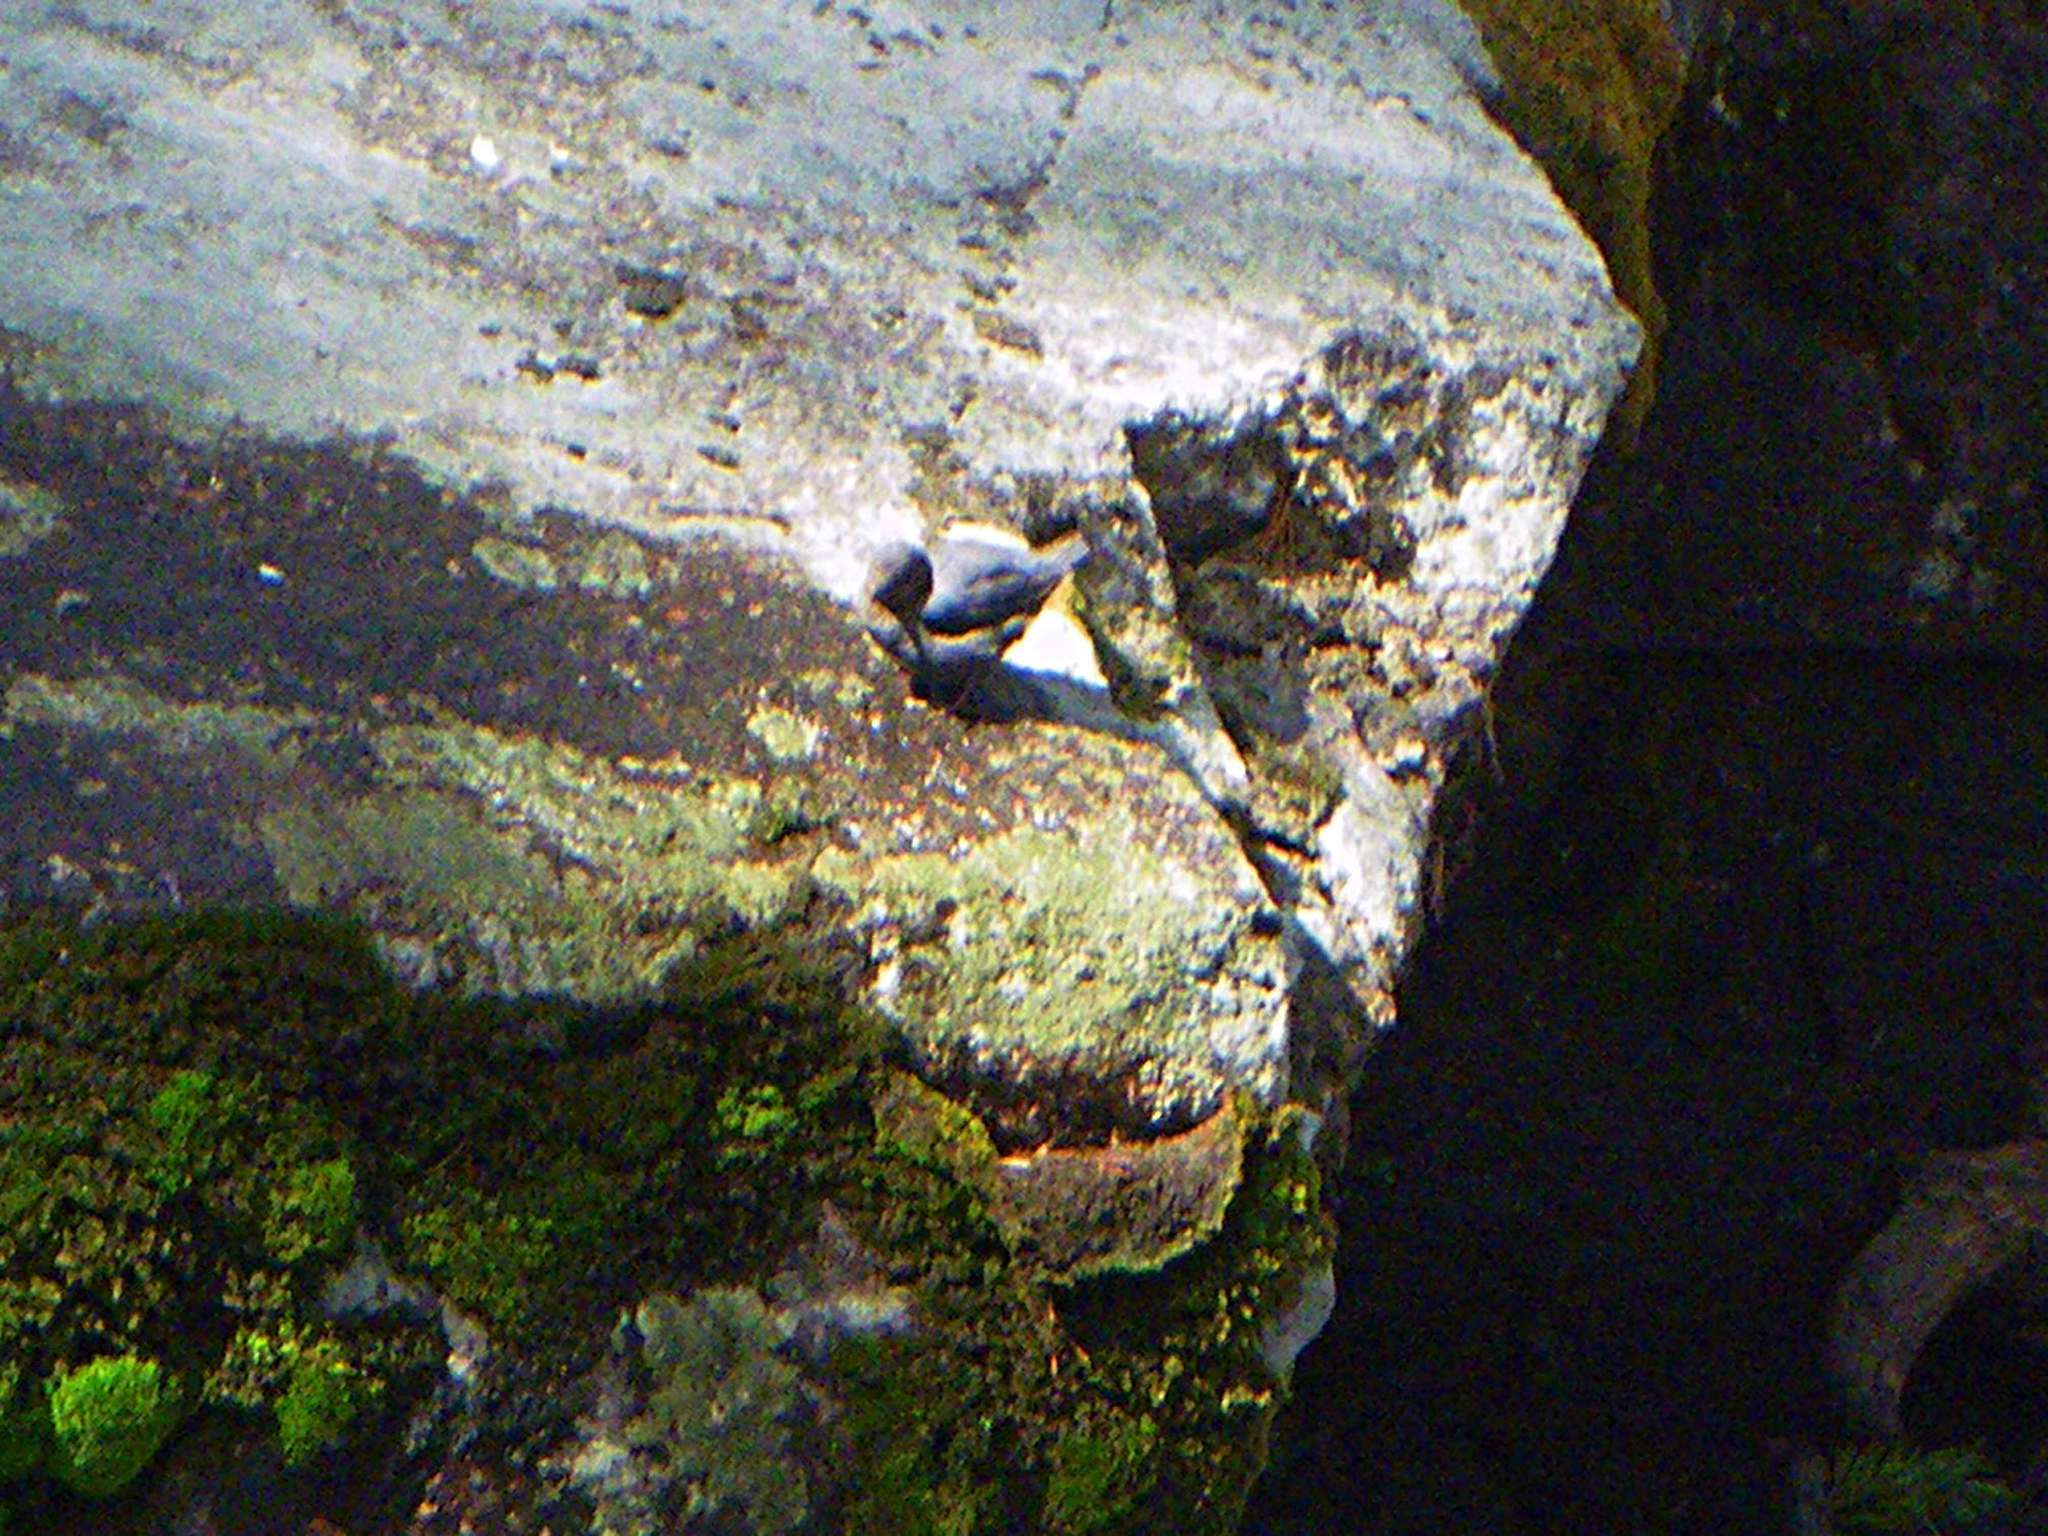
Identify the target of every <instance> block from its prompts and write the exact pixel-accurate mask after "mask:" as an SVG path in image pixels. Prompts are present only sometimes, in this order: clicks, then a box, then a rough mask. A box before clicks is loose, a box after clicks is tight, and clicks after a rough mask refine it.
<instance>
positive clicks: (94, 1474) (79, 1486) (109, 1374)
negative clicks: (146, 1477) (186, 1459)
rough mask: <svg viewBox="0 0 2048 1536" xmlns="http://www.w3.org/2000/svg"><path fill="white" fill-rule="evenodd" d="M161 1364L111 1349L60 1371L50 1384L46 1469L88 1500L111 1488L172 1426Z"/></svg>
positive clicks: (143, 1461) (130, 1475) (126, 1478)
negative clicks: (90, 1360)
mask: <svg viewBox="0 0 2048 1536" xmlns="http://www.w3.org/2000/svg"><path fill="white" fill-rule="evenodd" d="M177 1421H178V1411H177V1407H176V1405H175V1402H174V1399H173V1394H172V1392H171V1388H170V1384H169V1383H168V1382H167V1381H165V1379H164V1374H163V1367H161V1366H160V1365H158V1364H157V1363H156V1361H154V1360H145V1359H142V1358H140V1357H138V1356H135V1355H112V1356H108V1357H105V1358H103V1359H99V1360H94V1361H92V1362H91V1363H89V1364H87V1365H83V1366H80V1367H79V1368H78V1369H77V1370H75V1371H69V1372H66V1373H64V1374H63V1375H60V1376H59V1377H58V1378H57V1380H56V1382H55V1383H54V1384H53V1385H52V1386H51V1388H50V1428H51V1456H50V1461H51V1468H52V1470H53V1471H54V1472H55V1473H56V1475H57V1477H58V1478H59V1479H60V1480H61V1481H62V1482H63V1483H64V1484H65V1485H66V1486H67V1487H69V1488H71V1489H72V1490H73V1491H75V1492H77V1493H80V1494H83V1495H84V1496H85V1497H87V1498H90V1499H103V1498H106V1497H107V1496H109V1495H110V1494H114V1493H118V1492H119V1491H120V1490H121V1489H123V1488H125V1487H127V1486H128V1484H129V1483H130V1482H132V1481H134V1479H135V1475H136V1474H137V1473H138V1472H140V1471H141V1470H142V1469H143V1468H144V1467H145V1466H147V1465H148V1464H149V1461H150V1458H151V1457H153V1456H155V1455H156V1453H157V1450H158V1449H159V1448H160V1447H161V1446H162V1445H163V1443H164V1441H165V1440H166V1439H167V1438H168V1437H169V1435H170V1433H171V1430H172V1429H173V1428H175V1427H176V1425H177Z"/></svg>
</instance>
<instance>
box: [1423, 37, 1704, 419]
mask: <svg viewBox="0 0 2048 1536" xmlns="http://www.w3.org/2000/svg"><path fill="white" fill-rule="evenodd" d="M1463 5H1464V9H1465V11H1466V13H1467V14H1468V15H1470V16H1471V18H1472V20H1473V21H1474V22H1475V23H1476V24H1477V25H1478V27H1479V33H1480V36H1481V37H1482V38H1483V39H1484V40H1485V43H1486V48H1487V52H1488V53H1490V54H1491V55H1492V56H1493V61H1494V65H1495V67H1496V68H1497V69H1498V70H1499V71H1500V75H1501V83H1502V86H1503V89H1504V93H1505V99H1504V100H1503V101H1502V103H1501V112H1502V116H1503V118H1504V120H1505V121H1506V123H1507V126H1508V128H1509V130H1510V131H1511V132H1512V133H1513V134H1514V135H1515V137H1516V138H1518V139H1519V140H1521V142H1522V144H1523V146H1524V147H1525V148H1526V149H1527V150H1528V151H1529V153H1530V154H1532V155H1533V156H1535V158H1536V159H1537V160H1538V161H1539V162H1541V164H1542V166H1543V168H1544V170H1545V171H1547V172H1548V173H1549V175H1550V179H1551V182H1552V183H1553V184H1554V185H1555V186H1556V188H1557V192H1558V195H1559V196H1560V197H1561V198H1563V199H1564V201H1565V203H1566V204H1567V205H1568V206H1569V207H1570V208H1571V210H1572V212H1573V213H1575V214H1577V215H1578V217H1579V221H1580V223H1582V224H1583V225H1584V226H1585V228H1586V232H1587V233H1588V234H1589V235H1591V236H1592V237H1593V240H1594V242H1595V243H1596V244H1598V245H1599V247H1600V251H1601V254H1602V255H1604V256H1605V257H1606V258H1607V270H1608V275H1609V277H1610V278H1611V279H1612V281H1613V283H1614V290H1615V293H1616V295H1617V296H1618V297H1619V298H1620V299H1621V301H1622V303H1624V304H1626V305H1627V306H1628V307H1629V308H1630V309H1631V310H1633V311H1634V312H1635V316H1636V318H1637V319H1638V320H1639V321H1641V322H1642V326H1643V356H1642V360H1641V361H1640V362H1639V363H1638V364H1637V367H1636V372H1635V376H1634V378H1632V379H1631V380H1630V382H1629V392H1628V394H1627V395H1626V396H1624V397H1623V399H1622V402H1621V404H1620V405H1619V406H1617V407H1616V411H1615V419H1616V422H1617V424H1618V425H1619V426H1620V428H1621V429H1622V430H1623V431H1624V432H1625V433H1628V434H1633V433H1634V432H1635V431H1636V430H1637V429H1638V428H1639V427H1640V426H1641V424H1642V420H1643V417H1644V415H1645V414H1647V412H1648V410H1649V407H1650V402H1651V400H1652V398H1653V397H1654V396H1655V393H1656V373H1657V357H1658V353H1659V349H1660V347H1661V344H1662V340H1663V336H1664V331H1665V328H1666V325H1667V323H1668V317H1667V315H1666V312H1665V307H1664V299H1663V296H1662V295H1661V294H1659V293H1658V291H1657V279H1656V272H1655V270H1654V267H1653V264H1652V261H1651V251H1650V192H1651V184H1652V182H1651V172H1652V158H1653V156H1654V154H1655V151H1656V148H1657V141H1658V140H1659V139H1660V138H1661V137H1662V136H1663V133H1664V130H1665V129H1666V128H1667V127H1668V126H1669V125H1670V123H1671V119H1672V117H1673V115H1674V114H1675V113H1676V112H1677V110H1678V103H1679V96H1680V93H1681V90H1682V88H1683V86H1684V82H1685V61H1684V57H1683V55H1681V53H1680V52H1679V49H1678V44H1677V42H1676V40H1675V39H1674V38H1673V37H1672V35H1671V29H1670V27H1669V26H1668V25H1667V23H1666V22H1665V20H1664V16H1663V11H1662V7H1661V6H1660V5H1659V4H1658V0H1463Z"/></svg>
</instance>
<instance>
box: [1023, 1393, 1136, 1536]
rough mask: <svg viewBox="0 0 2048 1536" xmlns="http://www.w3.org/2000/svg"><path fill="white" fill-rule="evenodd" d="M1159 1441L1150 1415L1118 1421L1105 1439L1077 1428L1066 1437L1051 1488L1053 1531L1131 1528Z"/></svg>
mask: <svg viewBox="0 0 2048 1536" xmlns="http://www.w3.org/2000/svg"><path fill="white" fill-rule="evenodd" d="M1158 1439H1159V1432H1158V1428H1157V1426H1155V1425H1154V1424H1153V1422H1152V1420H1151V1418H1150V1417H1149V1416H1147V1415H1144V1414H1140V1415H1138V1416H1137V1417H1135V1418H1125V1419H1120V1420H1116V1421H1113V1422H1112V1423H1111V1424H1110V1425H1108V1426H1107V1427H1106V1428H1105V1429H1104V1430H1103V1431H1102V1432H1101V1433H1089V1432H1087V1431H1084V1430H1082V1429H1079V1428H1075V1429H1070V1430H1068V1431H1067V1433H1065V1434H1063V1435H1061V1436H1060V1438H1059V1440H1058V1441H1057V1442H1055V1443H1054V1446H1053V1453H1052V1468H1051V1475H1050V1477H1049V1478H1048V1480H1047V1482H1046V1489H1045V1519H1046V1525H1047V1528H1048V1529H1049V1530H1053V1531H1063V1532H1064V1531H1071V1532H1075V1533H1077V1536H1078V1533H1082V1532H1090V1531H1109V1530H1116V1529H1118V1528H1119V1527H1122V1526H1127V1525H1129V1524H1130V1521H1131V1517H1132V1515H1133V1514H1134V1513H1135V1512H1136V1509H1137V1500H1138V1495H1139V1493H1140V1492H1141V1491H1143V1490H1144V1489H1145V1487H1146V1485H1147V1483H1148V1481H1149V1480H1148V1479H1147V1477H1146V1476H1145V1465H1146V1463H1147V1462H1148V1461H1149V1460H1150V1458H1151V1456H1152V1452H1153V1448H1154V1446H1155V1445H1156V1444H1157V1442H1158Z"/></svg>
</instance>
